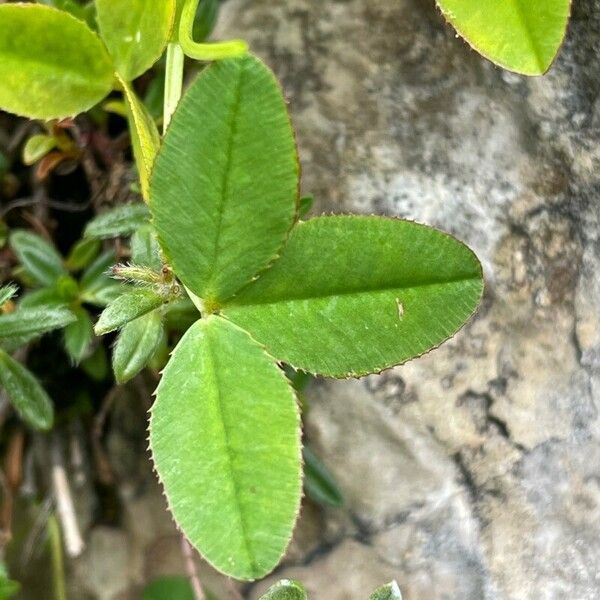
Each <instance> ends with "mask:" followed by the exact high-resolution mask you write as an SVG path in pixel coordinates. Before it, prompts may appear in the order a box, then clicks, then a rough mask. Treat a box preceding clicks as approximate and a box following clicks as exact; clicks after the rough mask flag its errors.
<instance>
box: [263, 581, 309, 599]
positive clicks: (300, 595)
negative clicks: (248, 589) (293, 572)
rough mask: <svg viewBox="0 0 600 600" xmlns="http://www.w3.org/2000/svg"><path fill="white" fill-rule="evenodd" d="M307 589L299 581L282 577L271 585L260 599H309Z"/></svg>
mask: <svg viewBox="0 0 600 600" xmlns="http://www.w3.org/2000/svg"><path fill="white" fill-rule="evenodd" d="M307 599H308V596H307V595H306V590H305V589H304V586H303V585H302V584H301V583H299V582H298V581H290V580H289V579H282V580H281V581H278V582H277V583H276V584H275V585H273V586H271V587H270V588H269V589H268V590H267V593H266V594H264V595H263V596H261V597H260V600H307Z"/></svg>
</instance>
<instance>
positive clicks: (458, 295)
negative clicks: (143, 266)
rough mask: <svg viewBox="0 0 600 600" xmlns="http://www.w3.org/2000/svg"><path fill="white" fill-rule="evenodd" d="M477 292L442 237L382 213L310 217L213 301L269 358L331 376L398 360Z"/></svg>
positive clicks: (427, 345) (457, 251)
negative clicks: (260, 268) (220, 302)
mask: <svg viewBox="0 0 600 600" xmlns="http://www.w3.org/2000/svg"><path fill="white" fill-rule="evenodd" d="M482 290H483V279H482V273H481V265H480V264H479V261H478V260H477V257H476V256H475V255H474V254H473V252H471V250H469V248H467V247H466V246H465V245H463V244H462V243H460V242H458V241H457V240H455V239H454V238H453V237H451V236H450V235H447V234H445V233H442V232H440V231H438V230H436V229H433V228H431V227H426V226H424V225H419V224H417V223H413V222H411V221H402V220H400V219H388V218H384V217H361V216H337V217H319V218H316V219H311V220H310V221H306V222H304V223H302V222H301V223H299V224H298V225H296V227H295V228H294V230H293V232H292V235H291V236H290V239H289V241H288V244H287V245H286V247H285V248H284V250H283V252H282V256H281V258H280V259H279V260H278V261H277V262H276V263H275V264H274V265H273V266H272V267H271V268H270V269H269V270H268V271H265V273H263V274H262V276H261V277H260V278H258V279H257V280H256V281H254V282H253V283H251V284H250V285H248V286H247V287H246V288H244V289H243V290H242V291H241V292H239V293H238V294H237V295H236V296H234V297H233V298H232V299H231V300H230V301H229V302H228V304H227V305H226V306H225V307H224V308H223V310H222V314H223V315H224V316H226V317H227V318H229V319H230V320H232V321H233V322H234V323H237V324H238V325H240V327H243V328H244V329H246V330H247V331H248V332H250V334H251V335H252V336H253V337H254V338H255V339H256V340H257V341H259V342H260V343H263V344H264V345H265V346H266V347H267V350H268V352H269V353H270V354H272V355H273V356H275V357H276V358H277V359H278V360H281V361H284V362H287V363H288V364H290V365H292V366H294V367H296V368H299V369H302V370H303V371H308V372H311V373H320V374H323V375H329V376H333V377H345V376H359V375H366V374H367V373H373V372H378V371H381V370H383V369H386V368H388V367H391V366H394V365H397V364H400V363H403V362H405V361H407V360H409V359H411V358H414V357H416V356H419V355H420V354H423V353H424V352H427V351H429V350H431V349H432V348H435V347H436V346H438V345H439V344H441V343H442V342H443V341H445V340H447V339H448V338H449V337H451V336H452V335H454V334H455V333H456V332H457V331H458V330H459V329H460V328H461V327H462V326H463V325H464V324H465V322H466V321H467V320H468V319H469V317H470V316H471V315H472V314H473V312H474V311H475V309H476V308H477V305H478V304H479V301H480V299H481V294H482Z"/></svg>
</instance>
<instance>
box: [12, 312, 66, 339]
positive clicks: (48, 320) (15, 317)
mask: <svg viewBox="0 0 600 600" xmlns="http://www.w3.org/2000/svg"><path fill="white" fill-rule="evenodd" d="M74 320H75V315H74V314H73V313H72V312H71V311H70V310H69V309H67V308H59V307H56V308H53V307H50V306H45V307H40V308H20V309H19V310H17V311H15V312H13V313H9V314H6V315H0V338H11V337H21V336H25V337H29V336H37V335H42V334H44V333H47V332H48V331H52V330H53V329H60V328H62V327H66V326H67V325H68V324H69V323H72V322H73V321H74Z"/></svg>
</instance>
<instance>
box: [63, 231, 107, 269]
mask: <svg viewBox="0 0 600 600" xmlns="http://www.w3.org/2000/svg"><path fill="white" fill-rule="evenodd" d="M101 249H102V243H101V242H100V240H96V239H91V238H90V239H83V240H79V241H78V242H77V243H76V244H75V245H74V246H73V247H72V248H71V250H70V252H69V255H68V256H67V259H66V261H65V266H66V267H67V269H69V271H81V269H85V268H86V267H87V266H89V265H90V263H91V262H92V261H93V260H94V259H95V258H96V257H97V256H98V254H99V253H100V250H101Z"/></svg>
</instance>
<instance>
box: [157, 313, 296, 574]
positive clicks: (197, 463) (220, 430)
mask: <svg viewBox="0 0 600 600" xmlns="http://www.w3.org/2000/svg"><path fill="white" fill-rule="evenodd" d="M150 447H151V449H152V454H153V457H154V463H155V466H156V470H157V472H158V474H159V477H160V479H161V481H162V482H163V484H164V488H165V493H166V496H167V499H168V501H169V505H170V508H171V511H172V512H173V515H174V517H175V519H176V521H177V523H178V524H179V526H180V527H181V529H182V530H183V532H184V533H185V534H186V536H187V538H188V539H189V540H190V542H191V543H192V544H194V546H196V547H197V548H198V550H199V551H200V552H201V553H202V554H203V555H204V557H205V558H206V560H208V562H210V563H211V564H212V565H213V566H214V567H216V568H217V569H219V570H220V571H222V572H223V573H225V574H227V575H230V576H232V577H236V578H238V579H256V578H259V577H263V576H264V575H266V574H267V573H269V572H270V571H271V570H272V569H273V568H274V567H275V566H276V565H277V562H278V561H279V560H280V558H281V556H282V554H283V552H284V550H285V548H286V546H287V544H288V542H289V539H290V537H291V533H292V529H293V526H294V522H295V520H296V516H297V514H298V509H299V505H300V492H301V476H300V471H301V465H300V416H299V411H298V407H297V405H296V399H295V397H294V393H293V390H292V388H291V386H290V385H289V383H288V381H287V380H286V379H285V376H284V375H283V372H282V371H281V370H280V369H279V368H278V366H277V364H276V363H275V361H274V360H273V359H272V358H271V357H270V356H269V355H268V354H266V353H265V351H264V350H263V348H262V347H261V346H260V345H259V344H257V343H256V342H255V341H254V340H253V339H252V338H251V337H250V336H249V335H248V334H247V333H246V332H245V331H243V330H242V329H240V328H239V327H237V326H235V325H233V324H232V323H229V322H227V321H225V320H224V319H222V318H220V317H216V316H211V317H208V318H207V319H200V320H199V321H197V322H196V323H195V324H194V325H192V327H191V328H190V329H189V330H188V331H187V333H186V334H185V335H184V336H183V338H182V339H181V341H180V342H179V344H178V345H177V347H176V348H175V350H174V352H173V354H172V356H171V360H170V361H169V364H168V365H167V367H166V368H165V371H164V374H163V377H162V380H161V382H160V384H159V386H158V390H157V398H156V402H155V403H154V406H153V407H152V411H151V420H150ZM216 507H218V510H215V508H216Z"/></svg>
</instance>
